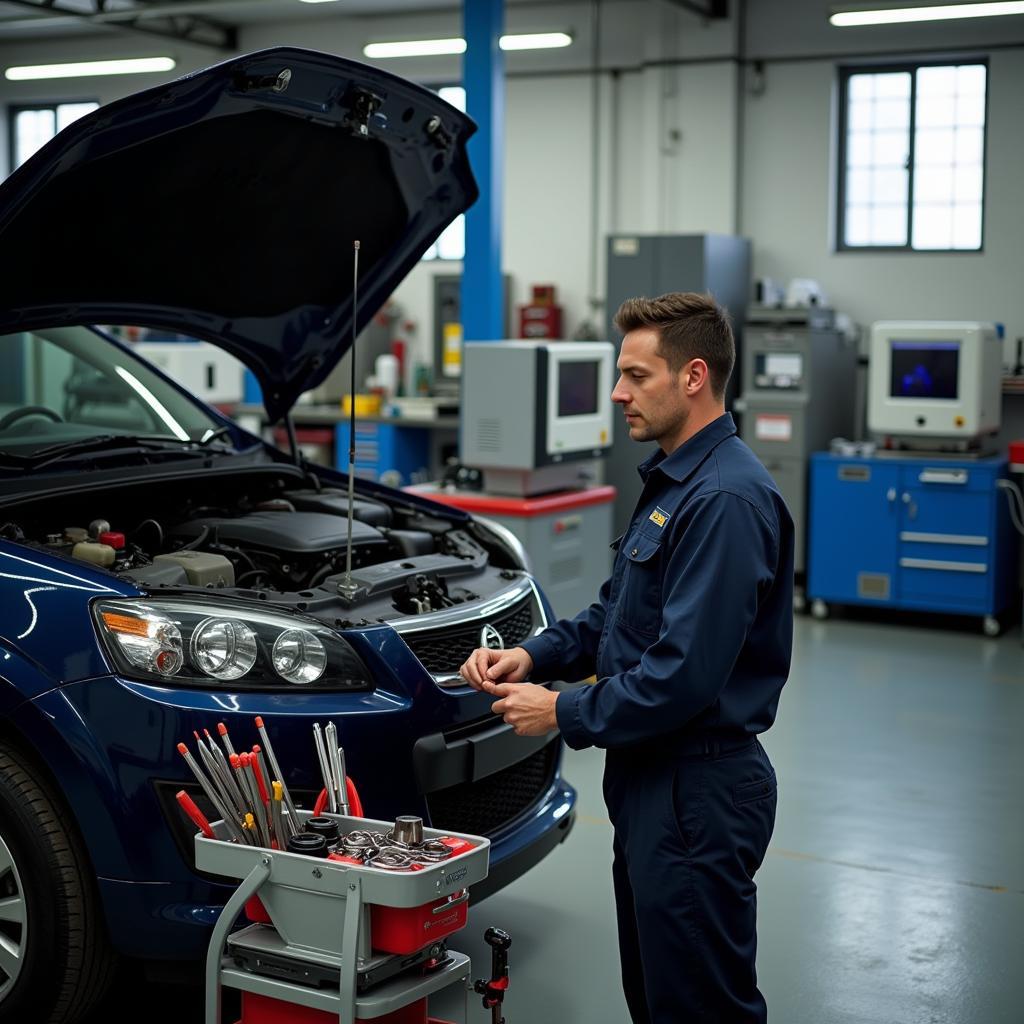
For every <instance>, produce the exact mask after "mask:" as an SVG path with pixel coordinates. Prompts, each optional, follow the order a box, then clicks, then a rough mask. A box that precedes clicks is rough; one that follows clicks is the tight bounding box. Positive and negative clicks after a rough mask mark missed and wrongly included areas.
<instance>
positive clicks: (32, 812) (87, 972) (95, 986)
mask: <svg viewBox="0 0 1024 1024" xmlns="http://www.w3.org/2000/svg"><path fill="white" fill-rule="evenodd" d="M40 775H41V773H39V772H37V771H36V770H35V769H34V768H33V767H32V763H31V761H29V760H28V759H27V758H26V757H25V756H24V755H23V754H22V753H21V752H20V751H19V750H17V749H16V748H14V747H12V746H10V745H8V744H7V743H3V742H0V1021H2V1022H7V1021H10V1022H12V1024H13V1022H15V1021H18V1022H27V1021H33V1022H38V1024H72V1022H74V1021H78V1020H79V1019H81V1018H82V1017H83V1016H84V1015H85V1014H86V1013H87V1012H88V1010H89V1009H90V1008H91V1007H92V1006H93V1005H94V1004H95V1003H96V1001H97V1000H98V999H99V998H100V997H101V996H102V995H103V993H104V991H105V990H106V988H107V986H108V985H109V984H110V981H111V979H112V978H113V975H114V972H115V969H116V964H117V958H116V955H115V954H114V952H113V950H112V949H111V946H110V941H109V939H108V938H107V935H106V929H105V927H104V923H103V911H102V908H101V907H100V905H99V899H98V897H97V893H96V889H95V886H94V884H93V882H92V872H91V869H90V866H89V863H88V860H87V858H86V857H85V854H84V852H83V850H82V846H81V842H80V840H79V839H78V838H77V836H75V835H73V834H72V833H71V832H70V830H69V829H67V828H65V826H64V825H62V823H61V822H62V818H63V819H64V820H66V817H67V816H66V813H64V812H62V810H60V808H61V806H62V805H61V803H60V801H59V799H58V798H57V797H56V796H55V795H54V794H53V793H52V791H51V789H50V786H49V784H48V783H47V782H45V781H44V780H43V779H42V778H41V777H40Z"/></svg>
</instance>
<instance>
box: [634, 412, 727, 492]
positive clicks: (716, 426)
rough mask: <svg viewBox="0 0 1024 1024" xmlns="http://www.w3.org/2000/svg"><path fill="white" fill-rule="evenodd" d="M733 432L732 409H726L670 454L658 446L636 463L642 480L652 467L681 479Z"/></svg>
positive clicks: (652, 469)
mask: <svg viewBox="0 0 1024 1024" xmlns="http://www.w3.org/2000/svg"><path fill="white" fill-rule="evenodd" d="M735 433H736V424H735V423H734V422H733V418H732V413H729V412H726V413H723V414H722V415H721V416H719V417H718V419H716V420H712V421H711V422H710V423H709V424H708V425H707V426H706V427H704V428H703V430H700V431H698V432H697V433H696V434H694V435H693V437H691V438H690V439H689V440H688V441H684V442H683V443H682V444H681V445H680V446H679V447H678V448H677V449H676V450H675V451H674V452H672V454H671V455H666V454H665V453H664V452H663V451H662V450H661V449H660V448H659V449H658V450H657V451H656V452H655V453H654V454H653V455H651V456H650V457H649V458H647V459H644V461H643V462H641V463H640V465H639V466H638V467H637V470H638V471H639V473H640V476H641V478H642V479H643V481H644V483H646V482H647V478H648V477H649V476H650V475H651V473H652V472H653V471H654V470H655V469H660V470H661V471H662V473H664V474H665V475H666V476H668V477H670V478H671V479H673V480H675V481H676V482H677V483H682V482H683V481H684V480H685V479H686V478H687V477H688V476H689V475H690V474H691V473H692V472H693V471H694V470H695V469H696V468H697V467H698V466H699V465H700V464H701V463H702V462H703V461H704V460H705V459H706V458H707V457H708V456H709V455H710V454H711V452H712V450H713V449H714V448H715V447H717V446H718V445H719V444H721V443H722V442H723V441H724V440H725V439H726V438H727V437H732V436H733V434H735Z"/></svg>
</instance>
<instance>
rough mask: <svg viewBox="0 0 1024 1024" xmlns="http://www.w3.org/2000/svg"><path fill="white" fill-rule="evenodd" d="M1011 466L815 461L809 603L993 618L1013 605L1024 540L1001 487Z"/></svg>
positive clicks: (987, 621)
mask: <svg viewBox="0 0 1024 1024" xmlns="http://www.w3.org/2000/svg"><path fill="white" fill-rule="evenodd" d="M1006 474H1007V464H1006V461H1005V460H1004V459H999V458H987V459H973V460H972V459H962V460H957V459H947V458H937V459H936V458H932V459H927V458H919V457H906V458H904V457H901V456H896V457H894V456H877V457H874V458H846V457H843V456H839V455H832V454H829V453H824V452H820V453H817V454H815V455H812V456H811V500H810V540H809V551H808V560H809V565H808V582H807V596H808V598H809V599H811V600H812V602H813V603H812V606H811V610H812V613H813V614H814V615H815V616H816V617H819V618H820V617H824V616H825V615H826V614H827V611H828V606H827V602H830V601H832V602H836V603H841V604H858V605H877V606H879V607H889V608H904V609H915V610H920V611H939V612H950V613H953V614H959V615H978V616H982V617H983V618H984V628H985V632H986V633H988V634H989V635H990V636H994V635H996V634H997V633H998V632H999V630H1000V623H999V621H998V619H997V616H998V615H999V614H1000V612H1002V611H1003V610H1004V609H1005V608H1006V607H1007V606H1008V605H1009V604H1010V603H1011V600H1012V598H1013V590H1014V586H1015V580H1016V565H1017V535H1016V533H1015V532H1014V531H1013V529H1012V526H1011V523H1010V519H1009V515H1008V509H1007V503H1006V500H1005V498H1004V497H1003V495H1002V494H1001V493H1000V492H999V490H998V489H997V487H996V480H998V479H1001V478H1004V477H1005V476H1006Z"/></svg>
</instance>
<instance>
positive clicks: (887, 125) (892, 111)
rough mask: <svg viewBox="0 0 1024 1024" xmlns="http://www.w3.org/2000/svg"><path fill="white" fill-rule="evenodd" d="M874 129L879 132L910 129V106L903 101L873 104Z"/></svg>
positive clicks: (885, 101)
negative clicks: (879, 130)
mask: <svg viewBox="0 0 1024 1024" xmlns="http://www.w3.org/2000/svg"><path fill="white" fill-rule="evenodd" d="M875 127H876V128H878V129H881V130H885V129H893V128H898V129H901V130H902V131H906V130H907V129H908V128H909V127H910V104H909V103H908V102H907V101H906V100H905V99H902V100H879V101H878V102H877V103H875Z"/></svg>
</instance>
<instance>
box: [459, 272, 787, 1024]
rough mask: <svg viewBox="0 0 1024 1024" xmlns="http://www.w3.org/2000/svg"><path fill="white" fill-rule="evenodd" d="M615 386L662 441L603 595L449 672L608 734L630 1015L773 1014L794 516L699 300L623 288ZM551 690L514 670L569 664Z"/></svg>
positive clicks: (533, 723) (639, 430)
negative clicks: (769, 955) (761, 977)
mask: <svg viewBox="0 0 1024 1024" xmlns="http://www.w3.org/2000/svg"><path fill="white" fill-rule="evenodd" d="M615 324H616V326H617V327H618V328H619V330H621V331H622V332H623V334H624V338H623V341H622V348H621V350H620V354H619V359H618V369H619V373H620V376H619V380H618V382H617V384H616V385H615V389H614V391H613V392H612V396H611V397H612V400H613V401H614V402H615V403H617V404H618V405H619V406H621V407H622V411H623V413H624V414H625V416H626V420H627V422H628V424H629V434H630V437H631V438H632V439H633V440H634V441H656V442H657V443H658V450H657V451H655V452H654V454H653V455H652V456H651V457H650V458H648V459H647V460H646V461H644V462H643V463H642V464H641V465H640V467H639V470H640V476H641V478H642V479H643V482H644V483H643V491H642V493H641V496H640V499H639V501H638V503H637V506H636V509H635V511H634V513H633V516H632V519H631V520H630V524H629V529H628V530H627V531H626V532H625V534H623V536H622V537H620V538H619V540H617V541H616V542H614V543H613V545H612V546H613V547H614V548H616V556H615V563H614V568H613V570H612V575H611V578H610V579H609V580H607V581H606V582H605V583H604V585H603V586H602V588H601V590H600V593H599V594H598V596H597V600H596V601H595V602H594V603H593V604H592V605H591V606H590V607H589V608H587V609H585V610H584V611H582V612H580V614H579V615H577V616H576V618H574V619H571V620H562V621H560V622H558V623H556V624H554V625H553V626H550V627H549V628H547V629H545V630H544V632H542V633H541V634H539V635H538V636H536V637H534V638H533V639H531V640H528V641H527V642H526V643H524V644H523V645H522V646H521V647H515V648H512V649H510V650H490V649H487V648H480V649H478V650H476V651H474V652H473V654H472V655H471V656H470V657H469V659H468V660H467V661H466V662H465V664H464V665H463V666H462V668H461V672H462V675H463V676H464V677H465V679H466V680H467V681H468V682H469V683H470V684H471V685H472V686H474V687H476V688H477V689H482V690H485V691H487V692H488V693H490V694H493V695H494V696H495V697H498V698H499V699H498V700H497V701H496V702H495V703H494V705H493V706H492V708H493V711H494V712H495V714H499V715H502V716H503V718H504V720H505V721H506V722H507V723H509V724H510V725H511V726H512V727H513V728H514V729H515V732H516V733H517V734H519V735H524V736H535V735H542V734H544V733H546V732H548V731H550V730H552V729H556V728H557V729H560V730H561V732H562V735H563V737H564V738H565V741H566V743H568V744H569V746H571V747H573V748H576V749H581V748H584V747H587V746H597V747H604V748H605V749H606V755H605V772H604V797H605V802H606V804H607V807H608V812H609V815H610V817H611V821H612V825H613V826H614V843H613V851H614V860H613V866H612V875H613V882H614V888H615V901H616V910H617V917H618V929H619V950H620V957H621V966H622V979H623V988H624V991H625V996H626V1002H627V1004H628V1006H629V1011H630V1014H631V1016H632V1019H633V1021H634V1022H636V1024H640V1022H648V1021H654V1022H658V1024H667V1022H679V1021H685V1022H687V1024H689V1022H696V1021H706V1022H712V1021H713V1022H716V1024H726V1022H728V1024H746V1022H754V1021H758V1022H763V1021H765V1020H766V1019H767V1007H766V1005H765V1000H764V997H763V996H762V994H761V992H760V991H759V990H758V987H757V978H756V973H755V964H754V961H755V952H756V944H757V936H756V924H757V922H756V886H755V885H754V873H755V872H756V871H757V869H758V868H759V867H760V865H761V861H762V859H763V858H764V855H765V851H766V849H767V846H768V841H769V839H770V838H771V834H772V829H773V827H774V823H775V806H776V781H775V772H774V769H773V768H772V765H771V763H770V762H769V760H768V757H767V755H766V754H765V751H764V749H763V748H762V746H761V744H760V742H759V741H758V739H757V736H758V734H760V733H762V732H764V731H765V730H766V729H768V728H769V726H771V724H772V722H773V721H774V719H775V714H776V710H777V708H778V702H779V693H780V691H781V689H782V686H783V684H784V683H785V681H786V677H787V675H788V673H789V663H790V653H791V650H792V631H793V522H792V519H791V517H790V514H789V511H788V510H787V508H786V506H785V504H784V502H783V500H782V497H781V496H780V494H779V492H778V490H777V489H776V487H775V484H774V483H773V481H772V479H771V477H770V476H769V474H768V472H767V471H766V470H765V469H764V467H763V466H762V465H761V463H760V462H759V461H758V460H757V458H756V457H755V456H754V454H753V453H752V452H751V450H750V449H749V448H748V447H747V446H746V445H745V444H744V443H743V442H742V441H741V440H740V439H739V438H738V437H737V435H736V427H735V425H734V423H733V419H732V416H731V415H729V414H728V413H727V412H726V411H725V404H724V396H725V388H726V384H727V382H728V379H729V375H730V373H731V372H732V368H733V364H734V363H735V343H734V340H733V334H732V328H731V327H730V324H729V318H728V315H727V313H726V312H725V311H724V310H723V309H722V308H720V307H719V306H718V305H716V303H715V302H714V301H713V300H712V299H711V298H710V297H708V296H705V295H699V294H695V293H680V292H674V293H670V294H668V295H662V296H661V297H659V298H656V299H646V298H642V299H630V300H627V301H626V302H624V303H623V304H622V306H621V307H620V308H619V311H618V313H617V314H616V317H615ZM594 673H596V675H597V677H598V679H597V682H596V683H595V684H593V685H591V686H581V687H578V688H574V689H569V690H563V691H562V692H560V693H553V692H551V691H550V690H548V689H547V688H545V687H543V686H531V685H525V686H523V685H516V684H519V683H522V682H523V681H524V680H526V678H527V677H528V676H529V678H530V679H531V680H533V681H535V682H544V681H548V680H553V679H562V678H564V679H582V678H585V677H587V676H588V675H591V674H594Z"/></svg>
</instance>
